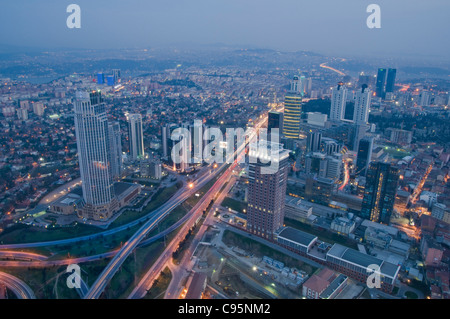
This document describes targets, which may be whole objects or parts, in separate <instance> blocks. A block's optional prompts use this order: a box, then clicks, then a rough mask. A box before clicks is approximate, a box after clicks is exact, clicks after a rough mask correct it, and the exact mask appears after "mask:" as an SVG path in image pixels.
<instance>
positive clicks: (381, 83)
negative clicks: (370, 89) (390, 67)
mask: <svg viewBox="0 0 450 319" xmlns="http://www.w3.org/2000/svg"><path fill="white" fill-rule="evenodd" d="M386 72H387V71H386V69H382V68H380V69H378V73H377V84H376V88H375V94H376V96H377V97H381V98H384V94H385V92H386V74H387V73H386Z"/></svg>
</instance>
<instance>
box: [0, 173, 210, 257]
mask: <svg viewBox="0 0 450 319" xmlns="http://www.w3.org/2000/svg"><path fill="white" fill-rule="evenodd" d="M207 173H208V169H205V170H204V172H203V175H201V177H200V178H199V181H200V182H201V181H202V180H204V179H208V180H209V179H210V178H208V177H210V176H209V174H207ZM199 174H201V173H199ZM197 188H198V187H197ZM197 188H196V189H197ZM185 191H186V188H181V189H180V190H178V191H177V192H176V193H175V194H174V195H173V196H172V199H173V198H176V197H178V196H181V195H182V194H183V193H184V192H185ZM158 212H159V209H158V208H157V209H156V210H154V211H152V212H150V213H148V214H147V215H145V216H142V217H140V218H138V219H136V220H134V221H132V222H129V223H127V224H125V225H122V226H118V227H115V228H112V229H110V230H106V231H103V232H98V233H95V234H91V235H85V236H80V237H74V238H68V239H59V240H51V241H43V242H33V243H22V244H5V245H0V250H2V249H21V248H33V247H46V246H57V245H67V244H73V243H77V242H81V241H87V240H93V239H95V238H99V237H104V236H110V235H113V234H116V233H118V232H121V231H124V230H127V229H128V228H131V227H133V226H136V225H138V224H140V223H142V222H145V221H146V220H148V219H150V218H151V217H152V216H153V215H156V214H157V213H158Z"/></svg>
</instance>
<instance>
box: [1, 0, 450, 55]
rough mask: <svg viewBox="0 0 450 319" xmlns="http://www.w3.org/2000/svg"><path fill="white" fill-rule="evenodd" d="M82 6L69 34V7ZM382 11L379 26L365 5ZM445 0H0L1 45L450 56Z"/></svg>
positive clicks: (448, 5)
mask: <svg viewBox="0 0 450 319" xmlns="http://www.w3.org/2000/svg"><path fill="white" fill-rule="evenodd" d="M71 3H75V4H78V5H80V7H81V29H68V28H67V26H66V19H67V17H68V15H69V14H68V13H66V7H67V6H68V5H69V4H71ZM371 3H376V4H378V5H380V7H381V29H369V28H367V26H366V19H367V17H368V15H369V13H366V8H367V6H368V5H369V4H371ZM449 13H450V1H449V0H127V1H125V0H69V1H66V0H2V1H1V3H0V30H1V31H0V44H8V45H20V46H31V47H36V46H38V47H48V48H56V47H66V48H96V49H97V48H124V47H130V48H134V47H155V46H162V45H170V44H178V43H183V44H190V43H192V44H211V43H225V44H231V45H246V46H247V45H248V46H257V47H263V48H273V49H279V50H285V51H295V50H309V51H315V52H320V53H325V54H327V53H329V54H336V55H364V54H368V53H372V54H377V55H378V54H379V55H402V54H413V55H419V56H420V55H423V56H444V57H445V56H449V53H450V41H449V38H450V18H449V16H448V14H449Z"/></svg>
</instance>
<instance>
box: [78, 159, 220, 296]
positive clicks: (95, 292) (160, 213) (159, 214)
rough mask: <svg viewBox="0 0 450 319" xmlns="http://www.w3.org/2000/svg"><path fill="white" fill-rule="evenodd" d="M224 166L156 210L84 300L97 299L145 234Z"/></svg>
mask: <svg viewBox="0 0 450 319" xmlns="http://www.w3.org/2000/svg"><path fill="white" fill-rule="evenodd" d="M225 166H226V164H222V165H221V166H219V168H218V169H216V170H215V171H214V172H213V173H211V174H209V175H207V176H206V178H203V179H202V180H200V181H199V180H197V182H196V187H193V188H189V186H185V187H183V188H182V189H181V190H183V192H182V194H180V195H179V196H173V197H172V198H171V199H170V200H169V201H168V202H166V203H165V204H163V205H162V206H161V207H160V208H158V209H156V211H155V212H156V213H155V214H154V216H152V217H151V218H150V219H149V220H148V221H147V222H146V223H145V224H144V225H142V227H141V228H139V230H138V231H137V232H136V233H135V234H134V235H133V236H131V238H130V239H129V240H128V241H127V242H126V243H125V244H124V245H123V246H122V248H121V249H120V250H119V252H118V253H117V255H115V256H114V258H113V259H112V260H111V262H110V263H109V264H108V265H107V266H106V268H105V269H104V270H103V272H102V273H101V274H100V276H99V277H98V278H97V280H96V281H95V283H94V284H93V285H92V287H91V289H90V290H89V292H88V293H87V294H86V296H85V299H95V298H99V297H100V295H101V293H102V292H103V290H104V289H105V287H106V285H107V283H108V282H109V281H110V280H111V278H112V277H113V276H114V274H115V273H116V272H117V271H118V270H119V268H120V266H121V265H122V263H123V262H124V261H125V259H126V258H127V257H128V256H129V255H130V254H131V253H132V252H133V250H134V249H135V248H136V247H137V246H138V244H139V243H140V242H141V241H142V240H143V239H144V238H145V236H147V234H148V233H149V232H150V231H151V230H153V229H154V228H155V227H156V226H157V225H158V223H159V222H161V221H162V220H163V219H164V218H165V217H166V216H167V215H168V214H169V213H170V212H171V211H172V210H174V209H175V208H176V207H178V205H180V204H181V203H183V202H184V201H185V200H186V199H188V198H189V197H190V196H192V195H193V194H195V192H196V191H198V190H199V189H200V188H201V187H203V186H204V185H205V184H207V183H208V182H209V181H210V180H211V179H212V178H214V177H215V176H216V175H217V174H218V173H220V172H221V170H222V169H223V168H224V167H225Z"/></svg>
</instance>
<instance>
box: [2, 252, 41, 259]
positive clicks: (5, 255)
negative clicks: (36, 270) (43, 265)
mask: <svg viewBox="0 0 450 319" xmlns="http://www.w3.org/2000/svg"><path fill="white" fill-rule="evenodd" d="M0 259H13V260H17V259H20V260H29V261H31V260H46V259H48V257H47V256H44V255H40V254H35V253H29V252H23V251H12V250H0Z"/></svg>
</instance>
